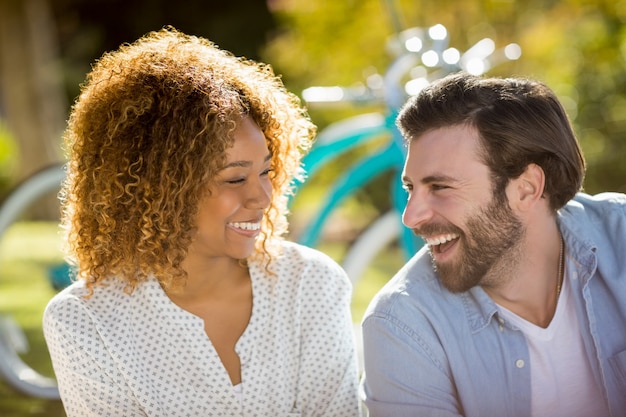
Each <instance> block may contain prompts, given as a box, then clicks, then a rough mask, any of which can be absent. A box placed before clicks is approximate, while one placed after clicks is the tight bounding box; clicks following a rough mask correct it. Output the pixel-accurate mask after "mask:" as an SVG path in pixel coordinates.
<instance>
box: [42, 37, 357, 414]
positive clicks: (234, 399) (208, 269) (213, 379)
mask: <svg viewBox="0 0 626 417" xmlns="http://www.w3.org/2000/svg"><path fill="white" fill-rule="evenodd" d="M314 131H315V129H314V126H313V125H312V124H311V122H310V120H309V119H308V117H307V116H306V113H305V111H304V110H303V109H302V108H301V107H300V104H299V101H298V99H297V98H296V96H294V95H293V94H290V93H288V92H287V91H286V90H285V88H284V86H283V85H282V83H281V82H280V80H279V78H278V77H276V76H275V75H274V74H273V73H272V71H271V69H270V68H269V67H268V66H265V65H261V64H258V63H254V62H252V61H249V60H245V59H238V58H236V57H234V56H233V55H232V54H230V53H228V52H226V51H223V50H220V49H219V48H217V47H216V46H215V45H213V44H212V43H211V42H209V41H207V40H206V39H202V38H197V37H193V36H188V35H185V34H183V33H180V32H178V31H176V30H175V29H173V28H166V29H163V30H161V31H158V32H152V33H149V34H147V35H145V36H144V37H142V38H141V39H139V40H138V41H136V42H135V43H133V44H130V45H123V46H121V47H120V48H119V50H117V51H115V52H112V53H108V54H105V55H104V56H103V57H102V58H101V59H100V60H99V61H98V62H97V63H96V64H95V65H94V67H93V70H92V71H91V73H90V74H89V75H88V77H87V80H86V83H85V84H84V85H83V87H82V91H81V94H80V96H79V98H78V100H77V102H76V103H75V105H74V107H73V109H72V112H71V115H70V119H69V122H68V128H67V131H66V134H65V147H66V149H67V151H68V154H69V163H68V176H67V181H66V182H65V184H64V187H63V191H62V194H61V196H62V200H63V219H62V220H63V221H62V223H63V226H64V229H65V231H66V233H67V242H68V254H69V255H68V257H69V259H68V260H69V261H70V262H71V263H72V264H73V265H74V266H75V268H76V273H77V277H78V279H77V282H75V283H74V284H72V285H71V286H70V287H69V288H67V289H66V290H64V291H63V292H61V293H59V294H58V295H57V296H56V297H54V299H53V300H52V301H51V302H50V304H49V305H48V307H47V309H46V312H45V314H44V332H45V337H46V341H47V343H48V347H49V350H50V354H51V357H52V362H53V366H54V370H55V374H56V376H57V379H58V383H59V390H60V393H61V398H62V400H63V403H64V406H65V408H66V412H67V415H68V416H70V417H71V416H80V417H86V416H116V417H117V416H170V417H171V416H203V417H205V416H213V415H216V416H217V415H220V416H287V415H289V416H313V415H315V416H354V415H357V414H358V408H359V407H358V399H357V393H356V391H357V370H356V355H355V347H354V340H353V337H352V333H351V332H352V330H351V329H352V324H351V317H350V310H349V302H350V296H351V288H350V284H349V281H348V279H347V277H346V275H345V273H344V272H343V271H342V270H341V268H340V267H339V266H338V265H337V264H336V263H334V262H333V261H331V260H330V259H329V258H328V257H326V256H325V255H323V254H321V253H319V252H317V251H315V250H312V249H309V248H305V247H302V246H299V245H297V244H294V243H289V242H287V241H285V240H283V239H282V238H281V236H283V235H284V234H285V232H286V231H287V223H286V213H287V206H286V203H287V196H288V194H289V192H290V190H291V188H290V184H291V183H292V181H293V180H294V179H295V178H298V177H299V176H300V175H301V167H300V162H301V155H302V152H303V151H305V150H307V149H308V147H309V146H310V143H311V139H312V137H313V134H314Z"/></svg>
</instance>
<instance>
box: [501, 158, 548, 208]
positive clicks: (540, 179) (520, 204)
mask: <svg viewBox="0 0 626 417" xmlns="http://www.w3.org/2000/svg"><path fill="white" fill-rule="evenodd" d="M545 185H546V176H545V173H544V172H543V169H542V168H541V167H540V166H539V165H537V164H528V166H527V167H526V169H525V170H524V172H522V174H521V175H520V176H519V177H517V178H515V179H514V180H511V181H510V182H509V185H508V187H507V194H508V197H509V204H511V207H517V208H518V209H519V210H522V211H526V210H528V209H529V208H531V207H532V206H533V205H535V204H536V203H537V202H539V201H540V200H541V198H542V197H543V192H544V188H545Z"/></svg>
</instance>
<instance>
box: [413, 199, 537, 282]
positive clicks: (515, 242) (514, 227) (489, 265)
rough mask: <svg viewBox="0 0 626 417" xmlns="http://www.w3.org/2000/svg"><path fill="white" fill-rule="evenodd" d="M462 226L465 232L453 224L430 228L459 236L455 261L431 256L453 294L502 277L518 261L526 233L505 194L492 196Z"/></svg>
mask: <svg viewBox="0 0 626 417" xmlns="http://www.w3.org/2000/svg"><path fill="white" fill-rule="evenodd" d="M465 226H466V230H467V231H468V232H467V233H464V232H463V231H462V230H461V229H459V228H458V227H456V226H454V225H449V226H443V225H440V226H435V227H433V228H432V229H434V230H436V231H437V233H456V234H458V235H459V240H458V242H457V245H458V246H457V248H456V249H457V251H458V254H457V256H456V259H455V260H450V261H448V262H445V263H441V264H439V263H437V262H436V261H435V260H434V257H433V265H434V268H435V271H437V273H438V274H439V278H440V280H441V283H442V284H443V285H444V287H446V288H447V289H448V290H449V291H451V292H455V293H459V292H464V291H468V290H469V289H471V288H473V287H475V286H476V285H479V284H494V283H497V282H499V280H501V279H502V278H504V277H503V276H502V274H506V273H507V272H508V271H510V269H511V268H512V267H513V266H514V265H515V264H516V263H517V262H518V261H519V250H520V245H521V241H522V238H523V236H524V233H525V229H524V225H523V224H522V222H521V221H520V220H519V219H518V218H517V217H516V216H515V214H514V213H513V211H512V210H511V208H510V207H509V205H508V202H507V200H506V197H505V198H497V197H495V196H494V198H492V200H491V202H490V203H489V205H488V206H487V207H486V208H484V209H480V210H479V212H478V213H477V214H475V215H473V216H471V217H470V218H469V219H468V220H467V222H466V225H465ZM426 229H430V228H429V227H428V226H426V227H425V228H423V229H420V233H419V234H422V233H421V232H423V231H425V230H426ZM434 230H433V231H434ZM431 233H432V232H430V233H429V234H431Z"/></svg>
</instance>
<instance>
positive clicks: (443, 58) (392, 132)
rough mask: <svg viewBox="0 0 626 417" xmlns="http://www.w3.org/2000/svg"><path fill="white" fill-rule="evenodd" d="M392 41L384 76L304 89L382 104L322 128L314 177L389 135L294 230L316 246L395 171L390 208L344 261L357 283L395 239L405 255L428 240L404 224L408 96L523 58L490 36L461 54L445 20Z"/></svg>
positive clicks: (338, 99) (317, 97)
mask: <svg viewBox="0 0 626 417" xmlns="http://www.w3.org/2000/svg"><path fill="white" fill-rule="evenodd" d="M389 45H390V49H395V50H396V51H397V56H396V58H395V59H394V60H393V61H392V63H391V65H390V66H389V67H388V69H387V70H386V72H385V73H384V74H383V75H382V76H378V79H377V80H375V82H368V83H366V87H357V88H346V87H338V86H333V87H310V88H308V89H305V90H304V91H303V93H302V96H303V99H304V100H305V101H306V102H307V103H308V104H309V105H328V104H330V103H335V104H336V103H351V104H363V103H374V104H382V105H383V106H384V111H383V112H375V113H368V114H363V115H357V116H354V117H351V118H348V119H346V120H341V121H338V122H335V123H333V124H331V125H329V126H328V127H327V128H326V129H324V130H322V131H321V132H320V134H319V135H318V138H317V141H316V144H315V146H314V147H313V148H312V149H311V151H310V152H309V153H308V154H307V155H306V156H305V157H304V160H303V162H304V167H305V170H306V171H307V175H308V177H307V178H308V179H310V178H312V177H313V176H314V175H315V174H316V173H317V172H318V171H320V170H321V169H322V168H323V167H324V166H326V165H327V164H330V163H332V162H333V161H335V160H336V159H337V158H338V157H340V156H341V155H343V154H346V153H348V152H350V151H353V150H355V149H356V148H357V147H360V146H364V145H366V144H369V143H372V142H374V141H375V140H376V139H378V138H380V136H381V135H382V136H386V137H387V138H388V139H387V140H386V141H385V142H384V144H383V145H382V146H381V147H380V148H378V149H377V150H376V151H374V152H373V153H370V154H368V155H366V156H365V157H363V158H361V159H358V160H357V161H356V162H355V163H354V164H353V165H352V166H350V167H348V168H347V169H346V170H345V172H344V173H343V174H342V175H340V176H339V178H338V179H336V180H335V181H334V182H333V183H332V184H330V190H329V192H328V193H327V195H326V197H325V199H324V200H323V202H322V204H321V206H320V207H319V208H318V209H317V211H316V212H314V214H313V216H312V220H311V221H310V222H309V223H308V224H307V225H306V227H305V228H304V230H303V232H302V233H301V235H300V236H299V237H297V240H298V241H300V242H301V243H303V244H305V245H308V246H317V245H318V242H319V240H320V238H321V234H322V231H323V229H324V227H325V226H326V225H327V224H328V221H329V217H330V216H331V214H333V213H334V212H335V211H336V210H337V209H338V208H339V207H340V206H341V205H342V203H344V202H345V201H346V200H347V199H348V198H350V197H353V196H354V195H355V193H356V192H357V191H359V190H361V189H363V187H365V186H366V185H367V184H368V183H369V182H371V181H372V180H374V179H375V178H377V177H379V176H381V175H383V174H385V173H387V172H391V173H392V180H391V183H390V187H389V189H390V190H391V191H390V200H391V209H390V210H389V211H387V212H386V213H384V214H382V215H381V216H379V217H378V218H377V219H376V220H375V221H374V222H373V223H372V224H370V225H369V226H368V227H367V228H366V229H365V230H363V231H362V232H361V234H360V235H359V236H358V237H357V238H356V240H355V241H354V242H352V243H351V245H350V246H349V248H348V251H347V254H346V255H345V256H344V258H343V260H342V261H341V264H342V266H343V268H344V269H345V270H346V272H347V273H348V276H349V277H350V279H351V280H352V283H353V285H355V284H356V283H357V282H358V280H359V279H360V278H361V276H362V275H363V274H364V272H365V271H366V269H367V268H368V266H369V264H370V263H371V262H372V261H373V260H374V258H376V256H378V254H380V253H381V252H383V251H384V250H385V248H387V247H389V246H390V245H391V244H394V243H395V242H399V246H400V247H401V248H402V252H403V254H404V257H405V260H408V258H409V257H411V256H412V255H413V254H414V253H415V252H416V251H417V249H419V247H420V246H422V245H423V241H421V239H418V238H416V237H415V236H414V235H413V233H412V232H411V231H410V230H409V229H407V228H405V227H403V225H402V223H401V214H402V211H403V210H404V203H405V192H404V191H403V190H402V189H401V183H402V182H401V179H400V176H401V173H402V169H403V165H404V158H405V149H404V145H403V139H402V137H401V135H400V133H399V131H398V130H397V128H396V126H395V118H396V115H397V112H398V110H399V108H400V107H401V105H402V104H403V103H404V101H405V100H406V99H407V98H408V97H409V96H410V95H413V94H416V93H417V92H419V90H421V89H422V88H423V87H425V86H426V85H428V84H429V83H430V82H432V81H433V80H435V79H438V78H441V77H443V76H445V75H447V74H449V73H452V72H455V71H459V70H464V71H467V72H470V73H472V74H475V75H479V74H483V73H484V72H486V71H488V70H489V69H490V68H491V67H492V66H493V65H496V64H499V63H501V62H503V61H508V60H515V59H518V58H519V57H520V55H521V49H520V48H519V46H518V45H516V44H509V45H507V46H506V47H505V48H503V49H501V50H496V49H495V43H494V42H493V40H491V39H489V38H485V39H482V40H480V41H479V42H477V43H476V44H474V45H473V46H472V47H470V48H469V49H468V50H467V51H465V52H464V53H463V54H461V53H460V52H459V51H458V50H457V49H455V48H449V47H448V32H447V29H446V28H445V27H444V26H443V25H441V24H437V25H434V26H431V27H430V28H428V29H424V28H410V29H407V30H404V31H401V32H400V33H399V34H398V35H397V36H396V37H394V38H392V39H391V41H390V44H389ZM377 81H379V82H377ZM308 179H307V180H308ZM305 185H306V182H305V183H299V184H296V189H297V193H296V196H297V195H298V194H299V193H301V192H302V190H301V189H302V188H303V187H304V186H305Z"/></svg>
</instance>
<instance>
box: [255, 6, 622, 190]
mask: <svg viewBox="0 0 626 417" xmlns="http://www.w3.org/2000/svg"><path fill="white" fill-rule="evenodd" d="M271 4H272V7H273V10H274V13H275V16H276V19H277V21H278V23H279V25H280V30H279V31H278V32H277V34H276V35H275V36H274V37H273V38H272V39H271V40H270V42H269V43H268V44H267V47H266V48H265V50H264V52H263V59H264V60H266V61H268V62H271V63H272V64H273V65H274V67H275V68H276V70H277V72H279V73H282V74H283V75H284V79H285V81H286V82H287V84H288V87H290V88H292V89H293V90H294V91H301V90H302V89H303V88H306V87H308V86H310V85H354V84H356V83H362V82H363V81H364V79H365V77H366V76H367V75H369V74H371V73H373V72H379V73H380V72H383V71H384V69H385V67H386V66H387V65H388V64H389V62H390V61H391V59H392V56H391V55H390V54H389V52H388V50H387V49H386V44H387V40H388V38H389V37H390V36H391V35H393V33H394V31H395V29H396V27H395V26H394V21H395V20H398V21H400V25H401V27H402V28H408V27H412V26H419V27H429V26H432V25H434V24H437V23H442V24H443V25H445V26H446V27H447V28H448V31H449V34H450V39H451V41H450V44H451V46H454V47H456V48H457V49H459V50H461V51H464V50H466V49H467V48H468V47H469V46H471V45H473V44H474V43H475V42H477V41H478V40H480V39H482V38H485V37H491V38H492V39H494V41H495V43H496V46H497V47H502V46H504V45H506V44H508V43H511V42H515V43H518V44H519V45H520V46H521V47H522V57H521V59H520V60H518V61H515V62H510V63H506V64H504V65H500V66H498V67H495V68H493V69H492V70H491V71H490V74H492V75H499V76H509V75H516V76H528V77H532V78H536V79H540V80H542V81H544V82H546V83H547V84H548V85H549V86H550V87H552V88H553V89H554V90H555V92H556V93H557V95H558V96H559V97H560V99H561V100H562V101H563V103H564V105H565V106H566V108H567V110H568V113H569V115H570V117H571V119H572V122H573V124H574V128H575V130H576V132H577V134H578V136H579V139H580V141H581V145H582V148H583V151H584V152H585V155H586V158H587V162H588V173H587V179H586V183H585V188H586V191H587V192H590V193H597V192H601V191H604V190H612V191H622V192H625V191H626V164H625V163H624V161H626V140H625V139H624V134H625V133H626V72H625V71H624V64H625V62H624V60H625V56H626V25H624V22H626V3H625V2H623V1H620V2H615V1H613V0H595V1H593V0H476V1H471V2H459V1H452V0H395V1H394V0H359V1H355V0H352V1H342V2H336V1H332V0H320V1H315V2H309V1H304V0H274V1H272V3H271ZM391 10H393V11H394V12H395V14H397V17H398V18H397V19H394V13H392V12H391ZM351 110H352V111H354V112H357V113H358V112H359V109H351ZM311 115H312V118H313V120H314V121H315V122H317V123H318V125H320V126H321V127H324V126H326V125H327V124H328V123H330V122H332V121H334V120H338V119H339V118H341V117H343V114H341V113H339V112H335V118H334V119H333V116H332V114H331V113H328V112H326V113H322V112H318V110H316V109H311Z"/></svg>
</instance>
